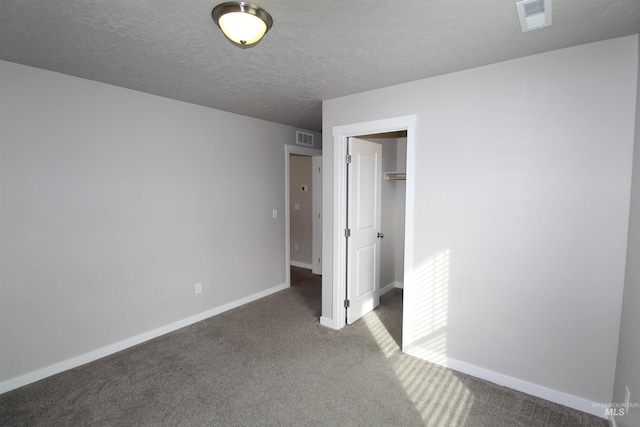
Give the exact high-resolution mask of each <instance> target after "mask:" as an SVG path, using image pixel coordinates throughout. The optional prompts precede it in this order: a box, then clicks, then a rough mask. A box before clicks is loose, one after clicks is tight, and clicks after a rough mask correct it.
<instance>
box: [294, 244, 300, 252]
mask: <svg viewBox="0 0 640 427" xmlns="http://www.w3.org/2000/svg"><path fill="white" fill-rule="evenodd" d="M298 249H300V248H299V247H298V244H297V243H295V244H294V245H293V250H294V251H297V250H298Z"/></svg>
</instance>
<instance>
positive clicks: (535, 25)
mask: <svg viewBox="0 0 640 427" xmlns="http://www.w3.org/2000/svg"><path fill="white" fill-rule="evenodd" d="M516 9H517V10H518V17H519V18H520V28H522V32H523V33H524V32H527V31H531V30H537V29H539V28H544V27H548V26H549V25H551V0H522V1H519V2H518V3H516Z"/></svg>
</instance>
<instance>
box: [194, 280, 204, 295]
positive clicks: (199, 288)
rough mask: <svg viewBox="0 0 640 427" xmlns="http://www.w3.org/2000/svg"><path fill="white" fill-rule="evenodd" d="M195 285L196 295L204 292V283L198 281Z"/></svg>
mask: <svg viewBox="0 0 640 427" xmlns="http://www.w3.org/2000/svg"><path fill="white" fill-rule="evenodd" d="M194 287H195V291H196V295H197V294H199V293H201V292H202V283H196V284H195V285H194Z"/></svg>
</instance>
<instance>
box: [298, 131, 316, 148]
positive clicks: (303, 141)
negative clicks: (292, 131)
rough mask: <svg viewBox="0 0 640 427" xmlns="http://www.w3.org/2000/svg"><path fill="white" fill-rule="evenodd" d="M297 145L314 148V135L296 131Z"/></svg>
mask: <svg viewBox="0 0 640 427" xmlns="http://www.w3.org/2000/svg"><path fill="white" fill-rule="evenodd" d="M296 144H298V145H305V146H307V147H313V134H311V133H306V132H301V131H299V130H297V131H296Z"/></svg>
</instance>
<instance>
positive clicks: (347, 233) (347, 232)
mask: <svg viewBox="0 0 640 427" xmlns="http://www.w3.org/2000/svg"><path fill="white" fill-rule="evenodd" d="M344 237H351V229H350V228H345V229H344Z"/></svg>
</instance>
